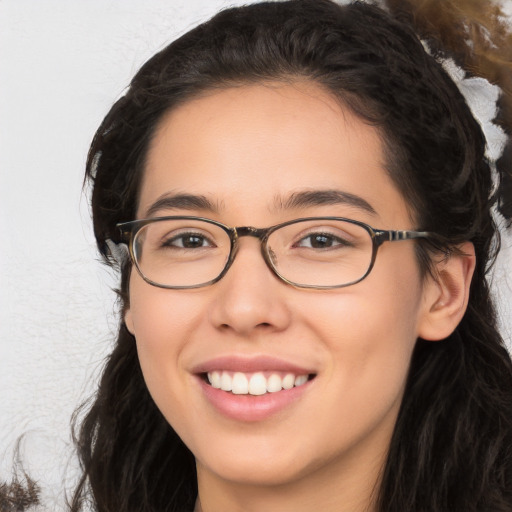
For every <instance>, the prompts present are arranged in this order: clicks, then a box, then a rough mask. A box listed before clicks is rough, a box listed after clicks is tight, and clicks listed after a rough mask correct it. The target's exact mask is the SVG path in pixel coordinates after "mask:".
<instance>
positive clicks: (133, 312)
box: [126, 275, 203, 412]
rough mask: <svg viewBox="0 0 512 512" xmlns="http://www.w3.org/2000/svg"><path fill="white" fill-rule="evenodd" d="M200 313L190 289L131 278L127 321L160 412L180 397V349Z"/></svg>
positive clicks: (192, 331) (182, 349) (188, 337)
mask: <svg viewBox="0 0 512 512" xmlns="http://www.w3.org/2000/svg"><path fill="white" fill-rule="evenodd" d="M202 316H203V315H202V308H201V307H200V304H199V301H197V300H196V297H195V296H194V294H193V293H192V294H190V293H183V292H178V291H173V290H165V289H162V288H156V287H154V286H150V285H148V284H147V283H145V282H144V281H142V279H140V278H139V276H138V275H133V277H132V278H131V282H130V310H129V311H128V312H127V315H126V321H127V325H128V324H131V329H130V330H131V331H132V333H133V334H134V336H135V339H136V344H137V352H138V357H139V361H140V365H141V368H142V372H143V375H144V379H145V381H146V384H147V386H148V389H149V392H150V394H151V395H152V397H153V399H154V400H155V402H156V403H157V405H158V406H159V408H160V409H161V410H162V412H164V410H165V408H166V407H168V405H169V404H171V403H173V401H174V400H178V401H180V400H181V397H183V393H182V392H180V386H181V385H182V382H183V373H184V370H183V364H182V358H183V353H184V350H186V347H187V342H188V340H190V339H191V337H192V335H193V333H194V331H195V330H196V328H197V326H198V324H199V322H200V321H201V318H202ZM170 395H172V397H173V399H170V398H171V396H170ZM164 402H165V403H164ZM162 408H163V409H162Z"/></svg>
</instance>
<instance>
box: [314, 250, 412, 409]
mask: <svg viewBox="0 0 512 512" xmlns="http://www.w3.org/2000/svg"><path fill="white" fill-rule="evenodd" d="M413 261H414V260H413ZM381 269H382V270H381ZM421 307H422V291H421V282H420V277H419V273H418V270H417V267H416V266H415V265H411V266H408V265H407V263H405V264H402V265H401V266H391V267H389V266H388V267H387V269H386V271H384V267H383V266H378V265H376V267H375V268H374V270H373V271H372V273H371V274H370V276H369V277H368V278H367V279H366V280H364V281H362V282H361V283H359V284H358V285H356V286H354V287H351V288H347V289H345V290H342V291H340V292H337V293H336V294H331V295H329V294H324V295H318V297H317V298H316V299H315V300H311V301H310V302H309V303H308V310H307V311H308V316H307V317H305V322H307V323H308V326H309V329H311V330H314V331H316V334H315V337H316V338H317V339H319V340H323V343H324V346H325V349H326V351H327V352H328V353H329V356H330V365H329V371H330V372H331V374H332V378H333V379H334V380H336V381H337V386H339V389H340V390H341V389H342V390H343V395H344V399H348V400H350V401H351V405H353V406H357V407H359V408H360V407H361V406H362V405H364V406H366V407H368V409H369V410H371V409H372V408H374V407H376V408H381V407H382V406H383V405H384V404H385V403H387V404H388V406H391V404H392V403H394V402H395V401H397V400H400V399H401V395H402V392H403V388H404V385H405V380H406V378H407V373H408V369H409V364H410V359H411V354H412V351H413V349H414V346H415V344H416V340H417V327H418V318H419V315H420V314H421ZM312 319H314V321H313V320H312Z"/></svg>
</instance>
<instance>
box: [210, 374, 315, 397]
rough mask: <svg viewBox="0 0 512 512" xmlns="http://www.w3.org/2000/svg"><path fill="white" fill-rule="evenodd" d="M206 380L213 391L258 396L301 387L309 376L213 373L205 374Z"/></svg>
mask: <svg viewBox="0 0 512 512" xmlns="http://www.w3.org/2000/svg"><path fill="white" fill-rule="evenodd" d="M265 373H267V375H265ZM207 379H208V382H209V383H210V385H211V386H212V387H213V388H215V389H220V390H222V391H227V392H231V393H232V394H234V395H256V396H258V395H265V394H266V393H277V392H279V391H282V390H289V389H292V388H293V387H299V386H302V385H304V384H305V383H306V382H307V381H308V380H309V375H308V374H304V375H295V374H293V373H282V372H272V373H268V372H256V373H243V372H234V373H233V372H229V371H213V372H208V373H207Z"/></svg>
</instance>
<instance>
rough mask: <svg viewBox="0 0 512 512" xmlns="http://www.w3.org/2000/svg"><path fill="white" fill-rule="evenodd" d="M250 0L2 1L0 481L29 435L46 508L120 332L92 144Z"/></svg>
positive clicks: (500, 286) (53, 503)
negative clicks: (129, 94) (76, 419)
mask: <svg viewBox="0 0 512 512" xmlns="http://www.w3.org/2000/svg"><path fill="white" fill-rule="evenodd" d="M241 3H244V2H243V1H242V0H238V1H235V0H224V1H223V0H145V1H142V0H124V1H122V0H87V1H85V0H81V1H78V0H75V1H72V0H67V1H66V0H0V481H1V479H2V478H3V479H9V478H10V476H9V475H10V469H11V466H12V458H11V457H12V456H11V451H12V448H13V445H14V443H15V440H16V439H17V438H18V437H19V436H20V435H22V434H24V435H25V436H24V442H23V444H22V446H23V448H24V453H25V457H24V459H25V462H26V465H27V468H28V469H29V472H30V473H31V474H32V475H33V476H34V477H35V478H36V479H38V480H40V482H41V484H42V486H43V490H44V493H45V500H46V503H47V505H46V507H45V509H48V510H57V509H60V507H58V505H57V503H58V502H61V501H62V495H59V493H62V489H63V484H62V479H64V478H67V479H69V478H72V476H73V474H74V471H73V464H72V463H71V464H70V465H69V466H68V460H69V458H70V456H71V443H70V434H69V432H70V428H69V421H70V416H71V414H72V412H73V410H74V409H75V408H76V406H77V404H78V403H79V402H80V401H82V400H83V399H85V398H86V397H87V396H88V395H89V394H90V393H91V392H92V390H93V389H94V383H95V381H96V379H97V376H98V374H99V370H100V368H101V364H102V361H103V359H104V357H105V355H106V354H107V353H108V352H109V349H110V347H111V342H112V340H113V338H114V334H115V330H116V327H117V319H116V304H115V295H114V293H113V292H112V291H111V288H112V287H115V286H116V279H115V276H112V275H111V274H110V272H109V271H107V270H106V269H105V268H103V267H102V265H101V264H100V263H99V262H98V260H97V255H96V252H95V246H94V241H93V237H92V228H91V222H90V218H89V210H88V204H87V203H88V201H87V197H86V195H84V194H83V193H82V180H83V172H84V163H85V158H86V153H87V149H88V145H89V143H90V140H91V138H92V135H93V134H94V131H95V129H96V127H97V126H98V125H99V123H100V122H101V120H102V118H103V116H104V115H105V114H106V112H107V111H108V109H109V107H110V106H111V104H112V103H113V101H114V100H115V99H116V98H118V97H119V96H120V95H121V94H122V92H123V89H124V88H125V87H126V86H127V84H128V82H129V80H130V78H131V77H132V75H133V74H134V73H135V72H136V70H137V69H138V68H139V67H140V65H141V64H142V63H143V62H144V61H145V60H146V59H147V58H149V57H150V56H151V55H152V54H154V53H155V52H156V51H157V50H159V49H160V48H162V47H163V46H164V45H165V44H166V43H168V42H170V41H171V40H173V39H174V38H175V37H176V36H178V35H181V34H182V33H184V32H186V31H187V30H188V29H190V28H192V27H193V26H195V25H196V24H197V23H198V22H200V21H203V20H205V19H206V18H208V17H209V16H211V15H212V14H213V13H214V12H216V11H217V10H218V9H219V8H220V7H222V6H227V5H236V4H241ZM505 245H506V251H504V252H503V254H502V255H501V257H500V261H499V268H498V271H497V272H498V274H497V286H496V290H497V293H498V295H499V303H500V308H501V311H502V312H501V322H502V328H503V333H504V335H505V337H506V339H507V340H509V343H510V340H511V339H512V310H511V308H510V304H511V303H512V292H511V289H512V279H511V278H510V276H509V275H510V273H511V272H510V270H511V263H510V260H512V238H511V237H510V236H508V237H507V238H506V239H505ZM507 247H508V248H507ZM505 261H508V267H506V266H505ZM507 276H508V279H509V281H508V282H507ZM68 485H69V483H68Z"/></svg>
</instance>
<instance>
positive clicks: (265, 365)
mask: <svg viewBox="0 0 512 512" xmlns="http://www.w3.org/2000/svg"><path fill="white" fill-rule="evenodd" d="M384 160H385V159H384V155H383V149H382V144H381V141H380V139H379V135H378V132H377V131H376V130H375V129H374V128H373V127H371V126H368V125H366V124H364V123H363V122H362V121H361V120H359V119H358V118H357V117H355V116H354V115H353V114H352V113H350V111H348V110H347V109H344V108H342V107H341V106H340V104H339V102H337V101H336V100H335V99H333V98H332V97H331V96H330V95H329V94H327V93H326V92H324V91H323V90H322V89H320V88H318V87H317V86H315V85H312V84H308V83H300V84H295V85H290V84H278V83H275V84H266V85H250V86H249V85H248V86H242V87H237V88H231V89H226V90H222V91H216V92H214V93H212V94H209V95H205V96H202V97H200V98H198V99H194V100H191V101H189V102H188V103H186V104H184V105H182V106H180V107H179V108H177V109H175V110H174V111H172V112H170V113H169V114H168V115H167V117H166V118H165V119H164V120H163V121H162V122H161V125H160V127H159V130H158V132H157V134H156V137H155V138H154V140H153V142H152V146H151V148H150V151H149V155H148V161H147V167H146V169H145V175H144V179H143V183H142V188H141V191H140V203H139V207H138V218H146V217H147V216H155V217H156V216H167V215H195V216H201V217H207V218H210V219H213V220H216V221H219V222H222V223H224V224H226V225H229V226H254V227H258V228H262V227H268V226H272V225H275V224H278V223H281V222H285V221H288V220H291V219H296V218H300V217H310V216H340V217H347V218H351V219H355V220H358V221H362V222H365V223H367V224H370V225H371V226H373V227H375V228H379V229H414V228H415V227H416V226H413V225H412V221H411V216H410V214H409V211H408V208H407V204H406V203H405V201H404V199H403V198H402V197H401V195H400V194H399V193H398V191H397V189H396V188H395V186H394V185H393V183H392V181H391V180H390V178H389V177H388V174H387V172H386V170H385V167H384V166H385V161H384ZM327 190H328V191H341V192H343V193H349V194H352V195H353V196H357V197H359V198H361V199H363V200H364V201H366V202H367V203H368V204H369V205H371V207H372V209H373V210H374V211H373V212H371V211H370V210H369V209H367V208H362V207H361V206H360V205H359V204H357V203H354V202H346V201H343V200H339V201H330V202H329V203H328V204H326V203H325V202H324V201H323V200H322V199H321V198H320V199H317V200H315V201H312V202H310V203H308V204H301V205H295V206H293V205H290V204H287V199H289V198H290V197H291V196H292V194H300V193H302V192H312V191H327ZM183 194H187V195H193V196H199V197H201V198H203V199H204V198H205V199H207V200H208V201H202V202H199V201H186V202H185V201H176V200H173V198H175V197H176V196H177V195H183ZM162 198H166V199H168V200H167V201H161V200H162ZM157 201H158V202H159V205H160V206H158V207H157V208H155V207H154V206H155V204H156V202H157ZM288 203H289V202H288ZM150 210H151V212H150ZM424 294H425V285H424V283H422V280H421V278H420V272H419V269H418V265H417V262H416V260H415V257H414V242H411V241H406V242H398V243H386V244H384V245H383V246H381V248H380V249H379V253H378V257H377V260H376V263H375V266H374V268H373V270H372V272H371V273H370V275H369V276H368V277H367V278H366V279H365V280H363V281H362V282H360V283H358V284H356V285H353V286H350V287H347V288H339V289H333V290H322V291H319V290H307V289H299V288H294V287H292V286H290V285H287V284H285V283H284V282H282V281H280V280H279V279H278V278H277V277H276V276H275V275H274V274H273V273H272V272H271V271H270V270H269V268H268V267H267V266H266V264H265V262H264V260H263V258H262V255H261V252H260V247H259V241H258V240H257V239H256V238H250V237H244V238H241V239H240V246H239V251H238V254H237V256H236V259H235V261H234V263H233V265H232V267H231V268H230V269H229V271H228V272H227V274H226V275H225V276H224V277H223V278H222V279H221V280H220V281H219V282H217V283H215V284H213V285H211V286H207V287H204V288H199V289H191V290H169V289H162V288H157V287H154V286H151V285H149V284H148V283H146V282H145V281H143V280H142V278H141V277H140V275H139V274H138V273H137V272H135V271H134V272H132V274H131V281H130V308H129V310H128V311H127V313H126V316H125V321H126V324H127V326H128V328H129V330H130V331H131V332H132V333H133V334H134V335H135V338H136V341H137V349H138V354H139V358H140V363H141V366H142V370H143V373H144V377H145V380H146V383H147V386H148V388H149V391H150V393H151V395H152V397H153V398H154V400H155V402H156V404H157V405H158V407H159V408H160V410H161V411H162V413H163V414H164V416H165V417H166V419H167V420H168V421H169V423H170V424H171V425H172V426H173V427H174V429H175V430H176V432H177V433H178V434H179V435H180V437H181V438H182V439H183V441H184V442H185V444H186V445H187V446H188V447H189V448H190V450H191V451H192V452H193V453H194V455H195V457H196V460H197V464H198V475H199V478H201V477H204V478H206V476H205V475H210V477H212V478H218V479H222V480H223V481H229V482H241V483H246V484H247V483H249V484H257V485H277V484H286V483H293V482H296V481H299V480H302V481H305V480H307V478H308V477H312V475H319V474H323V475H324V476H325V475H326V474H329V475H338V474H341V473H343V472H346V473H347V474H348V473H349V472H353V473H355V472H356V471H354V468H356V467H361V468H362V467H364V466H365V467H366V468H368V467H372V468H377V470H378V467H379V466H380V464H381V463H382V460H383V457H385V453H386V450H387V447H388V444H389V440H390V436H391V433H392V430H393V427H394V423H395V420H396V417H397V412H398V408H399V405H400V401H401V398H402V394H403V390H404V383H405V380H406V376H407V371H408V367H409V361H410V358H411V352H412V350H413V347H414V344H415V341H416V339H417V336H418V331H419V326H420V324H421V322H422V316H423V314H424V309H425V306H424V303H425V301H424ZM214 371H215V372H218V374H219V375H222V372H225V373H226V374H227V375H229V376H233V375H234V374H235V373H242V374H245V376H246V377H247V378H248V379H250V377H251V376H252V375H253V374H255V373H262V374H263V377H266V378H267V384H268V383H269V382H270V380H271V379H270V377H271V375H277V377H280V378H281V379H283V378H284V377H286V375H288V374H291V375H293V376H294V377H302V376H303V378H299V379H298V381H297V384H299V385H297V386H296V387H293V388H292V389H288V390H282V391H277V392H272V393H270V392H269V393H266V394H263V395H259V396H252V395H246V394H240V395H238V394H234V393H232V392H229V391H222V390H220V389H214V388H213V387H212V386H211V385H210V384H208V383H207V382H206V379H205V373H207V372H214ZM272 378H274V377H272ZM274 379H275V378H274ZM288 379H290V378H288ZM306 379H307V381H306V382H305V383H304V382H303V381H304V380H306ZM283 383H284V380H283ZM283 385H284V384H283Z"/></svg>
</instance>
